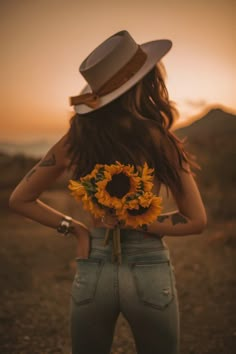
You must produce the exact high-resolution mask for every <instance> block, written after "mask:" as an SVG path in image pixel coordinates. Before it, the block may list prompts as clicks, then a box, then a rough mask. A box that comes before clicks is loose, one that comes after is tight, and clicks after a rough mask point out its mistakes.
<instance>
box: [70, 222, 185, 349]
mask: <svg viewBox="0 0 236 354" xmlns="http://www.w3.org/2000/svg"><path fill="white" fill-rule="evenodd" d="M90 235H91V252H90V254H89V258H87V259H80V258H77V257H76V258H75V260H76V265H77V270H76V273H75V276H74V280H73V283H72V287H71V299H70V331H71V341H72V354H109V353H110V352H111V347H112V341H113V334H114V330H115V325H116V321H117V318H118V316H119V314H120V313H122V314H123V316H124V317H125V318H126V320H127V321H128V323H129V325H130V328H131V330H132V333H133V336H134V340H135V345H136V350H137V353H138V354H179V339H180V326H179V324H180V323H179V322H180V318H179V303H178V294H177V289H176V282H175V272H174V267H173V265H172V262H171V259H170V254H169V249H168V247H167V245H166V243H165V241H164V240H163V238H160V237H158V235H154V234H148V236H149V237H145V236H146V235H147V234H146V233H145V232H142V231H141V232H140V231H136V230H132V229H122V230H121V237H120V238H121V251H122V263H121V264H117V263H112V238H111V239H110V240H109V244H108V245H106V246H103V240H104V236H105V228H95V229H93V230H92V232H91V234H90ZM124 352H125V349H124Z"/></svg>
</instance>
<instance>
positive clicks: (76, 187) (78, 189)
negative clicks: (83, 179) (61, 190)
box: [68, 179, 87, 200]
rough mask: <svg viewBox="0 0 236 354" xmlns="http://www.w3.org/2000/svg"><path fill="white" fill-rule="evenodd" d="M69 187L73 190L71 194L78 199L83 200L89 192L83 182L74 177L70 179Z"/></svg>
mask: <svg viewBox="0 0 236 354" xmlns="http://www.w3.org/2000/svg"><path fill="white" fill-rule="evenodd" d="M68 188H69V189H70V190H71V191H72V192H71V195H73V196H74V198H75V199H77V200H81V199H82V197H83V196H84V195H86V194H87V192H86V189H85V187H84V186H83V184H81V183H80V182H77V181H74V180H72V179H70V180H69V185H68Z"/></svg>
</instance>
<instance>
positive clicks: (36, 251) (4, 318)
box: [0, 208, 236, 354]
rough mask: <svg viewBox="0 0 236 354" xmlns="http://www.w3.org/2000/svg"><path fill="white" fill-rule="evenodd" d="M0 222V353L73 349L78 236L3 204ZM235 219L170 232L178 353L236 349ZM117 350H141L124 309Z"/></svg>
mask: <svg viewBox="0 0 236 354" xmlns="http://www.w3.org/2000/svg"><path fill="white" fill-rule="evenodd" d="M60 210H62V208H60ZM0 221H1V230H2V232H1V247H0V289H1V290H0V292H1V301H0V353H1V354H8V353H11V354H46V353H50V354H70V336H69V312H68V310H69V298H70V287H71V282H72V280H73V277H74V272H75V264H74V257H75V253H74V252H75V250H74V245H75V240H74V239H68V240H66V239H64V238H63V237H61V238H60V237H59V236H58V234H56V232H55V231H54V230H53V229H51V228H47V227H45V226H43V225H40V224H38V223H36V222H34V221H32V220H29V219H27V218H24V217H22V216H20V215H16V214H14V213H13V212H11V211H8V210H7V209H6V208H4V209H3V208H2V213H1V217H0ZM235 226H236V225H235V224H233V223H229V222H228V223H226V222H225V223H212V224H208V227H207V229H206V230H205V232H204V233H202V234H201V235H191V236H181V237H171V236H169V237H168V236H165V242H166V244H167V245H168V247H169V249H170V254H171V257H172V263H173V265H174V267H175V274H176V281H177V290H178V294H179V305H180V318H181V354H205V353H207V354H221V353H222V354H233V353H235V352H236V317H235V313H236V311H235V310H236V302H235V299H236V278H235V270H236V267H235V265H236V261H235V259H236V235H235ZM115 353H125V354H135V353H136V351H135V343H134V340H133V337H132V332H131V329H130V327H129V324H128V323H127V322H126V320H125V319H124V317H123V316H122V314H121V315H120V317H119V319H118V321H117V326H116V330H115V335H114V340H113V346H112V354H115ZM163 354H165V353H163Z"/></svg>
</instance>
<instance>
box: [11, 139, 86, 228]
mask: <svg viewBox="0 0 236 354" xmlns="http://www.w3.org/2000/svg"><path fill="white" fill-rule="evenodd" d="M65 138H66V135H64V136H63V137H62V138H61V139H60V140H59V141H58V142H57V143H56V144H55V145H54V146H52V147H51V148H50V150H49V151H48V152H47V153H46V155H45V156H44V157H43V158H42V159H41V160H40V161H39V162H38V163H37V164H36V165H35V166H34V167H33V168H32V169H31V170H30V171H29V172H28V173H27V174H26V175H25V176H24V177H23V179H22V180H21V181H20V183H19V184H18V185H17V186H16V188H15V189H14V190H13V192H12V193H11V195H10V198H9V207H10V209H12V210H14V211H15V212H16V213H18V214H21V215H23V216H25V217H27V218H30V219H32V220H35V221H37V222H39V223H40V224H42V225H45V226H48V227H51V228H54V229H56V228H57V227H58V226H59V224H60V222H61V220H62V218H63V216H64V215H65V214H63V213H61V212H59V211H57V210H55V209H53V208H51V207H50V206H48V205H47V204H45V203H43V202H42V201H41V200H40V199H39V196H40V194H41V193H42V192H43V191H44V190H45V189H47V188H48V187H49V186H50V185H51V184H52V183H53V182H55V180H56V179H57V178H58V177H59V176H60V175H61V174H62V173H63V172H64V171H65V169H66V166H67V162H68V161H67V157H66V150H65V146H64V141H65ZM72 224H73V225H74V226H75V225H76V226H81V227H84V225H83V224H82V223H80V222H79V221H76V220H74V219H73V222H72Z"/></svg>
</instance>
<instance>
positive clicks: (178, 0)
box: [0, 0, 236, 141]
mask: <svg viewBox="0 0 236 354" xmlns="http://www.w3.org/2000/svg"><path fill="white" fill-rule="evenodd" d="M235 14H236V1H235V0H198V1H196V0H188V1H187V0H155V1H151V0H146V1H143V0H135V1H134V0H117V1H113V0H99V1H93V0H90V1H80V0H77V1H76V0H38V1H34V0H1V2H0V16H1V18H0V20H1V21H0V23H1V24H0V26H1V31H0V36H1V49H2V50H1V59H0V60H1V129H0V140H4V141H6V140H16V141H26V140H31V141H32V140H34V139H39V138H42V137H60V135H62V134H64V132H65V130H66V129H67V128H68V120H69V117H70V116H71V115H72V113H73V110H72V108H71V107H70V106H69V96H73V95H77V94H78V93H79V91H80V90H81V89H82V87H83V86H84V84H85V81H84V79H83V78H82V76H81V75H80V74H79V72H78V67H79V65H80V63H81V62H82V60H83V59H84V58H85V57H86V56H87V55H88V54H89V52H90V51H92V50H93V49H94V48H95V47H96V46H97V45H98V44H100V43H101V42H102V41H103V40H105V39H106V38H107V37H108V36H110V35H112V34H114V33H115V32H117V31H120V30H123V29H126V30H128V31H129V32H130V34H131V35H132V36H133V37H134V39H135V40H136V41H137V42H138V43H140V44H141V43H144V42H148V41H150V40H154V39H161V38H168V39H171V40H172V42H173V47H172V49H171V51H170V52H168V54H167V55H166V56H165V57H164V58H163V63H164V65H165V67H166V70H167V74H168V77H167V81H166V84H167V88H168V91H169V95H170V98H171V99H172V100H174V101H175V102H176V103H177V108H178V109H179V111H180V118H181V121H182V122H184V121H186V120H187V119H189V118H190V117H191V116H193V115H196V114H199V113H201V112H202V111H203V110H204V108H205V107H206V106H207V105H208V104H210V105H217V104H219V105H223V106H225V107H226V108H227V109H228V111H231V112H236V96H235V92H236V79H235V78H236V75H235V74H236V65H235V64H236V44H235V43H236V35H235V33H236V28H235V27H236V25H235V22H236V21H235Z"/></svg>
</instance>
